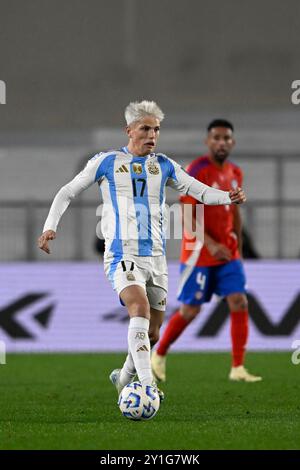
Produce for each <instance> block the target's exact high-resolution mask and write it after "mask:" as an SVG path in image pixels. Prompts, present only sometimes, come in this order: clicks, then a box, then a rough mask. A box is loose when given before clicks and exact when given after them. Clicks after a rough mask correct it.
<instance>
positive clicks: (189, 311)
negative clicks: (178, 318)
mask: <svg viewBox="0 0 300 470" xmlns="http://www.w3.org/2000/svg"><path fill="white" fill-rule="evenodd" d="M199 312H200V305H182V306H181V309H180V313H181V315H182V316H183V318H184V319H185V320H186V321H188V322H191V321H193V320H194V318H196V316H197V315H198V313H199Z"/></svg>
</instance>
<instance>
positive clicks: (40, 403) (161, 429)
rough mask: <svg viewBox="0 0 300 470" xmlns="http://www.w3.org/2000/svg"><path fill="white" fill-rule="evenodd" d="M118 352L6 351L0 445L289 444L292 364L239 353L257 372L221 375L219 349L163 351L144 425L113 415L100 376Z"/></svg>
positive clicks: (224, 356)
mask: <svg viewBox="0 0 300 470" xmlns="http://www.w3.org/2000/svg"><path fill="white" fill-rule="evenodd" d="M124 358H125V355H124V354H32V355H30V354H24V355H22V354H10V355H8V357H7V364H6V365H0V393H1V407H0V448H1V449H98V450H99V449H101V450H102V449H103V450H108V449H109V450H113V449H120V450H124V449H127V450H131V449H143V450H150V449H166V450H172V449H173V450H174V449H177V450H186V449H197V450H198V449H299V448H300V401H299V396H300V365H299V366H296V365H293V364H292V363H291V354H290V353H249V354H248V358H247V365H248V366H249V369H251V371H253V372H255V373H259V374H262V375H263V379H264V380H263V381H262V382H260V383H254V384H245V383H231V382H229V381H228V379H227V375H228V367H229V362H230V357H229V354H228V353H205V354H204V353H199V354H196V353H194V354H170V355H169V357H168V382H167V383H166V384H164V385H163V387H162V389H163V390H164V392H165V395H166V399H165V402H164V403H163V405H162V406H161V408H160V410H159V413H158V414H157V416H156V417H155V418H154V419H153V420H151V421H149V422H134V421H129V420H127V419H125V418H123V416H122V415H121V413H120V411H119V409H118V407H117V405H116V401H117V394H116V391H115V389H113V387H112V385H111V384H110V382H109V381H108V375H109V373H110V371H111V370H112V369H113V368H115V367H119V366H120V365H121V363H122V361H123V359H124Z"/></svg>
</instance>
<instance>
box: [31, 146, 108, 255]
mask: <svg viewBox="0 0 300 470" xmlns="http://www.w3.org/2000/svg"><path fill="white" fill-rule="evenodd" d="M108 158H109V156H108V154H101V153H100V154H97V155H95V156H94V157H93V158H91V160H89V161H88V163H87V165H86V166H85V168H84V169H83V170H82V171H81V172H80V173H79V174H78V175H76V176H75V178H74V179H73V180H72V181H70V182H69V183H68V184H66V185H65V186H63V187H62V188H61V189H60V190H59V191H58V193H57V194H56V196H55V198H54V200H53V202H52V205H51V208H50V211H49V214H48V217H47V219H46V222H45V224H44V228H43V233H42V235H41V236H40V237H39V239H38V246H39V248H40V249H41V250H43V251H45V252H46V253H48V254H50V249H49V241H50V240H54V239H55V238H56V229H57V226H58V224H59V221H60V219H61V217H62V215H63V213H64V212H65V211H66V209H67V208H68V206H69V204H70V202H71V201H72V199H74V198H75V197H76V196H78V195H79V194H80V193H81V192H82V191H84V190H85V189H87V188H88V187H89V186H91V185H92V184H93V183H95V182H96V181H100V180H101V179H102V177H103V176H104V175H105V169H106V162H107V159H108Z"/></svg>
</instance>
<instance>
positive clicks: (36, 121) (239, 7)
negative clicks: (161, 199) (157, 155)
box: [0, 0, 300, 261]
mask: <svg viewBox="0 0 300 470" xmlns="http://www.w3.org/2000/svg"><path fill="white" fill-rule="evenodd" d="M299 18H300V2H299V1H298V0H289V2H288V3H287V4H286V3H283V2H281V1H280V0H263V1H261V0H253V1H252V2H248V3H245V2H240V1H238V0H228V1H227V2H226V4H224V2H223V1H221V0H216V1H215V2H213V3H212V2H207V1H199V0H189V1H188V2H186V3H185V4H184V5H183V3H182V2H181V1H180V0H153V1H152V2H151V4H149V3H148V2H146V1H145V0H110V1H109V2H108V1H105V0H87V1H86V2H82V1H81V0H63V1H61V0H51V1H48V0H27V1H26V2H22V1H20V0H2V1H1V16H0V31H1V41H0V57H1V71H0V74H1V75H0V80H2V81H4V82H5V84H6V93H7V96H6V104H5V105H0V166H1V171H0V224H1V226H0V228H1V236H0V260H1V261H16V260H45V259H47V256H46V255H45V254H44V253H41V252H39V251H38V250H37V248H36V238H37V237H38V235H39V234H40V232H41V230H42V227H43V223H44V220H45V217H46V215H47V212H48V210H49V206H50V204H51V201H52V199H53V197H54V195H55V193H56V192H57V190H58V189H59V188H60V187H61V186H62V185H63V184H65V183H66V182H67V181H69V180H70V179H72V177H73V176H74V175H75V174H76V173H77V172H78V171H79V170H80V169H81V168H82V167H83V166H84V164H85V162H86V160H87V159H88V158H89V156H92V155H93V154H94V153H96V152H98V151H101V150H108V149H111V148H118V147H119V146H121V145H124V144H126V136H125V134H124V132H123V130H122V127H123V126H124V119H123V111H124V108H125V106H126V105H127V104H128V102H129V101H132V100H140V99H154V100H155V101H157V102H158V104H159V105H160V106H161V107H162V109H163V111H164V112H165V113H166V119H165V121H164V122H163V126H162V133H161V140H160V144H159V146H158V150H160V151H162V152H165V153H166V154H168V155H169V156H170V157H172V158H174V159H175V160H177V161H178V162H180V163H181V164H182V165H183V166H186V165H187V164H188V163H189V162H190V161H191V160H192V159H194V158H195V157H197V156H199V155H202V154H204V153H205V151H206V149H205V146H204V144H203V140H204V137H205V129H206V125H207V123H208V122H209V121H210V120H212V119H214V118H218V117H222V118H226V119H229V120H231V121H232V122H233V124H234V126H235V137H236V141H237V145H236V148H235V150H234V152H233V154H232V160H233V161H234V162H235V163H236V164H238V165H240V166H241V167H242V169H243V171H244V177H245V181H244V187H245V190H246V193H247V197H248V202H247V204H246V205H245V207H243V209H242V212H243V219H244V226H245V230H246V235H248V238H249V242H250V243H251V242H252V245H253V248H254V250H255V253H256V254H257V256H259V257H262V258H274V259H275V258H279V259H282V258H295V259H296V258H298V257H299V254H300V242H299V228H300V203H299V201H300V189H299V188H300V185H299V180H300V161H299V150H300V141H299V113H300V107H297V106H295V105H293V104H292V103H291V94H292V89H291V84H292V82H293V81H294V80H296V79H299V78H300V77H299V69H300V67H299V65H300V63H299V62H300V56H299V42H300V36H299ZM177 198H178V196H177V194H176V193H175V192H171V191H168V194H167V202H168V203H173V202H175V201H176V200H177ZM98 203H99V196H98V188H97V186H95V187H94V188H91V189H90V190H89V191H87V192H86V193H85V194H83V195H82V197H80V198H79V199H78V200H77V201H76V202H75V203H74V204H72V206H71V207H70V208H69V210H68V211H67V213H66V214H65V216H64V217H63V220H62V223H61V226H60V229H59V232H58V238H57V240H56V242H55V247H54V248H53V254H52V257H51V259H53V260H75V259H76V260H81V259H82V260H91V259H95V257H96V256H97V254H96V253H95V232H96V223H97V217H96V207H97V205H98ZM246 235H245V236H246ZM179 245H180V240H177V241H174V240H170V241H169V243H168V257H169V258H173V259H177V258H178V254H179Z"/></svg>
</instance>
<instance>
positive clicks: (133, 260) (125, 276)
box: [104, 254, 168, 312]
mask: <svg viewBox="0 0 300 470" xmlns="http://www.w3.org/2000/svg"><path fill="white" fill-rule="evenodd" d="M104 271H105V274H106V276H107V278H108V280H109V281H110V283H111V284H112V287H113V289H114V290H115V291H117V293H118V295H120V294H121V292H122V290H123V289H125V287H128V286H133V285H138V286H141V287H142V288H143V289H144V290H145V291H146V294H147V297H148V300H149V304H150V307H151V308H154V309H156V310H160V311H163V312H164V311H165V309H166V298H167V293H168V267H167V260H166V257H165V256H164V255H162V256H135V255H126V254H124V255H123V257H122V259H121V260H114V258H113V257H112V256H107V257H105V259H104Z"/></svg>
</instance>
